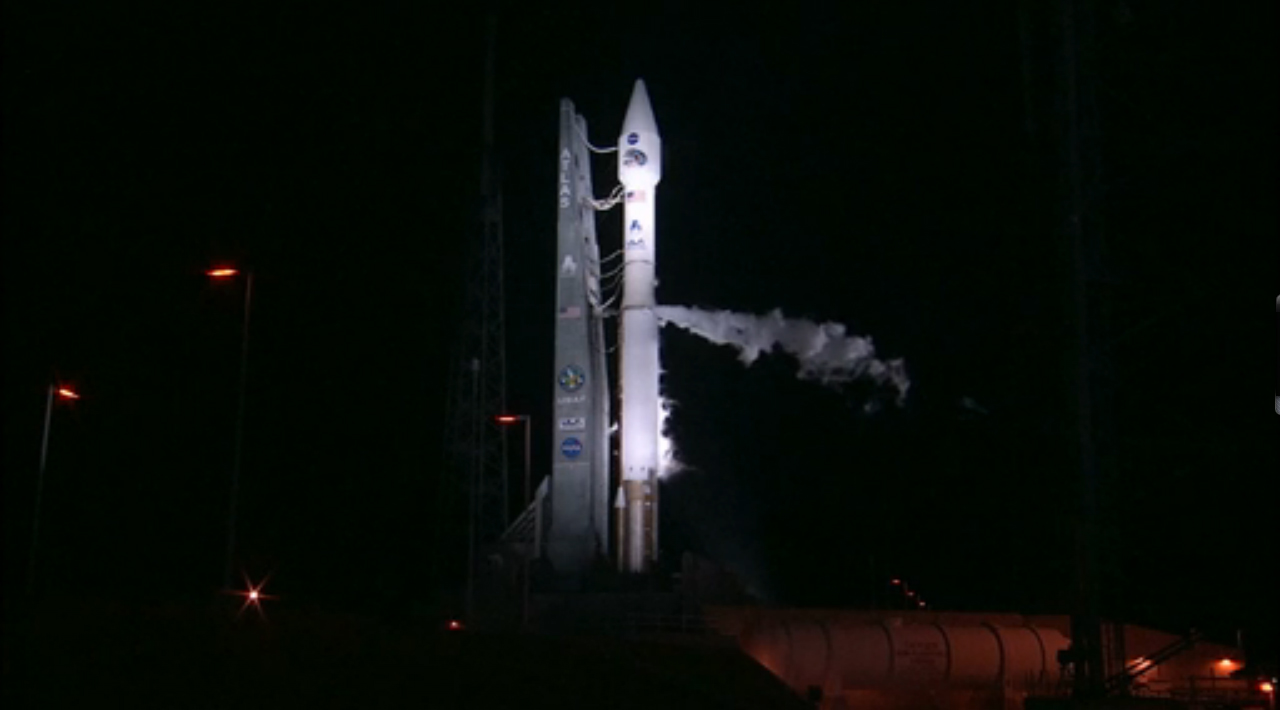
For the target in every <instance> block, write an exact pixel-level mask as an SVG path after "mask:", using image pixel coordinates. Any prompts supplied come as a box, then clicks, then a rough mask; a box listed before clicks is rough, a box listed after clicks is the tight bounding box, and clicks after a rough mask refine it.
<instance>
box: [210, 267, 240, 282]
mask: <svg viewBox="0 0 1280 710" xmlns="http://www.w3.org/2000/svg"><path fill="white" fill-rule="evenodd" d="M204 273H205V275H207V276H212V277H213V278H215V279H225V278H228V277H230V276H235V275H236V274H238V273H240V271H239V270H237V269H227V268H222V269H209V270H208V271H206V272H204Z"/></svg>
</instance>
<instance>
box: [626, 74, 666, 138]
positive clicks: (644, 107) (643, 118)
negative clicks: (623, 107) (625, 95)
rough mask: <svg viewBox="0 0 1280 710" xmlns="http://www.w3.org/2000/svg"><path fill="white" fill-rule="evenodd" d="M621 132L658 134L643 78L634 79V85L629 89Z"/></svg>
mask: <svg viewBox="0 0 1280 710" xmlns="http://www.w3.org/2000/svg"><path fill="white" fill-rule="evenodd" d="M622 133H623V134H624V135H625V134H627V133H652V134H654V135H657V134H658V122H657V121H655V120H654V119H653V106H651V105H650V104H649V92H648V91H646V90H645V88H644V79H636V86H635V88H634V89H632V90H631V103H630V104H628V105H627V117H626V118H625V119H623V121H622Z"/></svg>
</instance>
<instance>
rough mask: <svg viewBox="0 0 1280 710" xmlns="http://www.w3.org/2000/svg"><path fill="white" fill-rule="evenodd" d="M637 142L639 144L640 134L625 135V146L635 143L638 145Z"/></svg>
mask: <svg viewBox="0 0 1280 710" xmlns="http://www.w3.org/2000/svg"><path fill="white" fill-rule="evenodd" d="M639 142H640V134H639V133H628V134H627V145H635V144H636V143H639Z"/></svg>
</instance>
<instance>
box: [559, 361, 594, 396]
mask: <svg viewBox="0 0 1280 710" xmlns="http://www.w3.org/2000/svg"><path fill="white" fill-rule="evenodd" d="M557 381H558V382H559V383H560V389H562V390H564V391H565V392H577V391H578V390H580V389H582V386H583V385H584V384H586V382H587V373H585V372H583V371H582V368H580V367H578V366H577V365H565V366H564V369H563V370H561V371H560V376H559V377H558V378H557Z"/></svg>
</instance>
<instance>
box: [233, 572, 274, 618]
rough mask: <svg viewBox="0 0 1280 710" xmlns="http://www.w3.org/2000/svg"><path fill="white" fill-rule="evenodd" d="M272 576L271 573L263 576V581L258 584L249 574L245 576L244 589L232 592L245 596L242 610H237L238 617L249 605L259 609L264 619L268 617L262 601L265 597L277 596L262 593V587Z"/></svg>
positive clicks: (241, 606) (272, 597)
mask: <svg viewBox="0 0 1280 710" xmlns="http://www.w3.org/2000/svg"><path fill="white" fill-rule="evenodd" d="M270 578H271V575H267V576H266V577H265V578H263V580H262V581H261V582H259V583H258V584H254V583H253V582H252V581H251V580H250V579H249V575H248V574H245V576H244V587H245V588H244V589H243V590H238V591H235V592H232V594H235V595H236V596H240V597H244V604H241V605H240V610H239V611H237V612H236V617H237V618H239V617H240V615H241V614H243V613H244V611H245V609H248V608H249V607H253V608H254V610H255V611H257V612H258V614H259V615H261V616H262V617H263V618H264V619H265V618H266V613H265V612H264V611H263V610H262V601H263V600H264V599H276V598H277V597H276V596H275V595H274V594H263V593H262V588H263V587H265V586H267V580H269V579H270Z"/></svg>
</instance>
